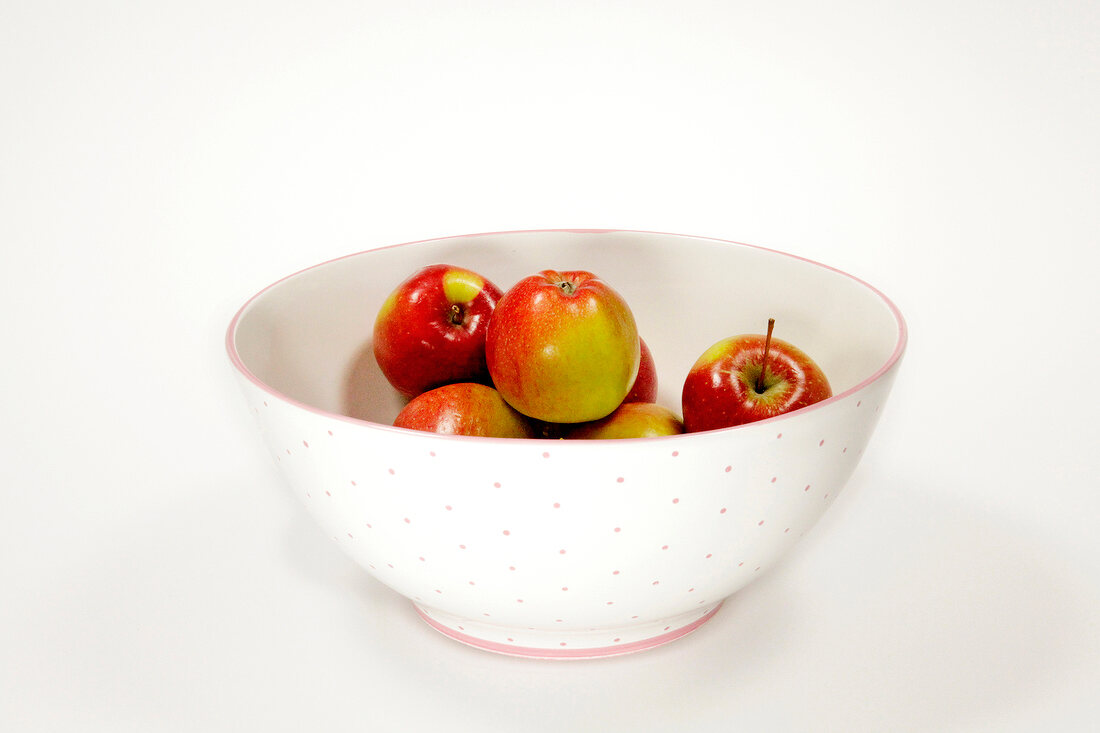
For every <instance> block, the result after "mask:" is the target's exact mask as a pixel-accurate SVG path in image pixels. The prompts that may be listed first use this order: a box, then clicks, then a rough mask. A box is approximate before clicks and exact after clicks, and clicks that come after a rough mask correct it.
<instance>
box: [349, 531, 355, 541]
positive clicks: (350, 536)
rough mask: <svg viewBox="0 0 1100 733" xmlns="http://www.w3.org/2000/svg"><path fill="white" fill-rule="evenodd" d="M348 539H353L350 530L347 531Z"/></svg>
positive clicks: (353, 536)
mask: <svg viewBox="0 0 1100 733" xmlns="http://www.w3.org/2000/svg"><path fill="white" fill-rule="evenodd" d="M348 539H350V540H353V539H355V535H353V534H352V533H351V532H348Z"/></svg>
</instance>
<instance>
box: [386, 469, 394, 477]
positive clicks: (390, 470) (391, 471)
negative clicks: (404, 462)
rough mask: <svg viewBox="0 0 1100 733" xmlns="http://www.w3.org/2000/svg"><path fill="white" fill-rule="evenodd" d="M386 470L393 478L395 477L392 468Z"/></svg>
mask: <svg viewBox="0 0 1100 733" xmlns="http://www.w3.org/2000/svg"><path fill="white" fill-rule="evenodd" d="M386 470H387V471H389V472H390V475H391V476H393V475H394V470H393V469H392V468H387V469H386Z"/></svg>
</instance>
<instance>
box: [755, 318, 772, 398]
mask: <svg viewBox="0 0 1100 733" xmlns="http://www.w3.org/2000/svg"><path fill="white" fill-rule="evenodd" d="M773 328H775V319H774V318H769V319H768V335H767V336H765V337H764V360H763V361H762V362H761V364H760V374H758V375H757V377H756V393H757V394H763V393H764V371H765V370H766V369H767V368H768V349H770V348H771V345H772V329H773Z"/></svg>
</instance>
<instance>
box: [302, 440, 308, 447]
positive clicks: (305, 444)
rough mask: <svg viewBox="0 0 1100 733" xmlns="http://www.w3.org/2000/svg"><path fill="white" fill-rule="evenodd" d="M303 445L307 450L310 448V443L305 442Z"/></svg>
mask: <svg viewBox="0 0 1100 733" xmlns="http://www.w3.org/2000/svg"><path fill="white" fill-rule="evenodd" d="M302 445H304V446H305V447H306V448H308V447H309V443H307V442H305V441H304V440H303V441H302Z"/></svg>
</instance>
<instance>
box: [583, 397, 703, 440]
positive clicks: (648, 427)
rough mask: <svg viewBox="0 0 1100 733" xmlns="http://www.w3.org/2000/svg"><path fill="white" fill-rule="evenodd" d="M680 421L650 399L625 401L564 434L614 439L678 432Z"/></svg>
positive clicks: (658, 435)
mask: <svg viewBox="0 0 1100 733" xmlns="http://www.w3.org/2000/svg"><path fill="white" fill-rule="evenodd" d="M683 432H684V423H683V422H681V420H680V418H679V417H677V416H676V414H675V413H674V412H672V410H669V409H668V408H665V407H661V406H660V405H657V404H654V403H652V402H625V403H623V404H622V405H620V406H619V408H618V409H617V410H615V412H613V413H611V414H610V415H608V416H607V417H605V418H601V419H599V420H596V421H594V422H590V423H582V424H581V425H577V426H575V427H574V428H573V429H572V430H570V431H569V432H568V433H567V434H566V437H567V438H576V439H583V440H617V439H623V438H659V437H661V436H664V435H679V434H681V433H683Z"/></svg>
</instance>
